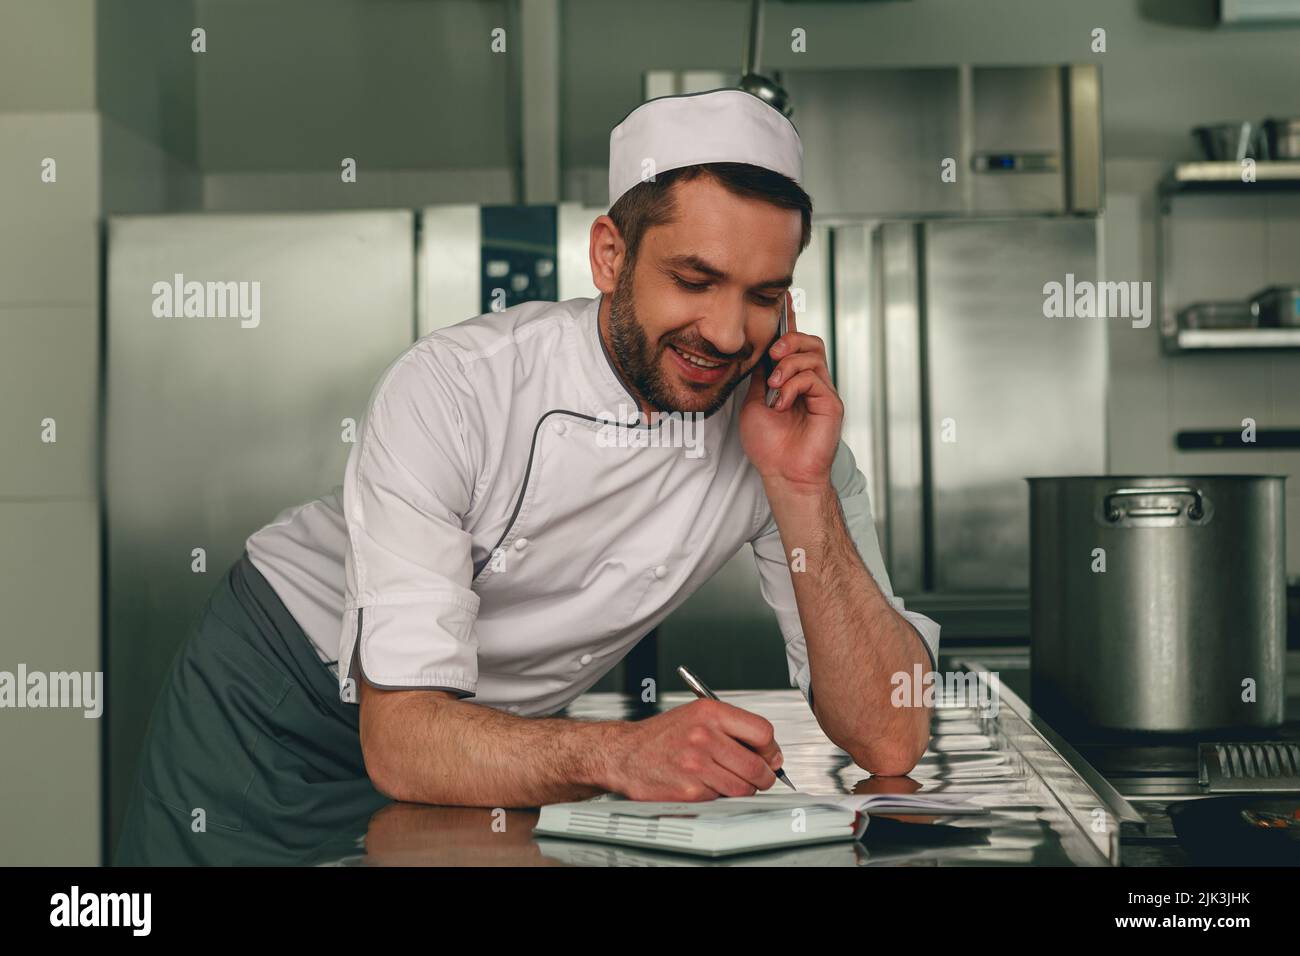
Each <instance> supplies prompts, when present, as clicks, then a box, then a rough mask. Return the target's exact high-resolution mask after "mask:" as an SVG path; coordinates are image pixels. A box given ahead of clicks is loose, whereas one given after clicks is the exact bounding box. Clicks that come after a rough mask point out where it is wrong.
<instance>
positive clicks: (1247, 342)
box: [1165, 328, 1300, 352]
mask: <svg viewBox="0 0 1300 956" xmlns="http://www.w3.org/2000/svg"><path fill="white" fill-rule="evenodd" d="M1165 347H1166V349H1167V350H1169V351H1174V352H1190V351H1205V350H1206V349H1235V350H1242V349H1300V328H1294V329H1281V328H1277V329H1259V328H1254V329H1179V330H1178V332H1177V333H1175V334H1174V335H1171V336H1166V341H1165Z"/></svg>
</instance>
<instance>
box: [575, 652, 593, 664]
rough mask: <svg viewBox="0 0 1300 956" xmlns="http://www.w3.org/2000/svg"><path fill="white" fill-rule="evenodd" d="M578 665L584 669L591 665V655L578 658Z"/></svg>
mask: <svg viewBox="0 0 1300 956" xmlns="http://www.w3.org/2000/svg"><path fill="white" fill-rule="evenodd" d="M578 663H579V664H581V665H582V666H583V667H586V666H587V665H588V664H590V663H591V655H590V654H583V655H582V656H581V657H579V658H578Z"/></svg>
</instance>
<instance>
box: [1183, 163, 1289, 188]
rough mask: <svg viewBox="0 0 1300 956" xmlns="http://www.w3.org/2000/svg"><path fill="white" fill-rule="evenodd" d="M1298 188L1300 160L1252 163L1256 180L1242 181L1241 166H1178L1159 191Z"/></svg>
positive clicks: (1225, 164)
mask: <svg viewBox="0 0 1300 956" xmlns="http://www.w3.org/2000/svg"><path fill="white" fill-rule="evenodd" d="M1286 189H1300V160H1295V159H1284V160H1274V161H1261V162H1257V163H1256V164H1255V181H1254V182H1250V183H1245V182H1242V181H1241V163H1239V162H1235V161H1232V160H1229V161H1227V162H1204V163H1179V164H1178V165H1177V166H1175V167H1174V168H1173V169H1171V170H1170V171H1169V172H1168V174H1166V176H1165V178H1164V179H1162V180H1161V182H1160V192H1161V193H1162V194H1164V195H1169V194H1170V193H1186V192H1242V191H1246V190H1256V191H1271V190H1286Z"/></svg>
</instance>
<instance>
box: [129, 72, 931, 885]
mask: <svg viewBox="0 0 1300 956" xmlns="http://www.w3.org/2000/svg"><path fill="white" fill-rule="evenodd" d="M802 158H803V149H802V145H801V143H800V140H799V136H798V133H797V132H796V130H795V128H794V126H793V125H792V124H791V123H790V121H789V120H788V119H787V118H786V117H784V116H783V115H781V114H780V113H779V112H777V111H776V110H775V109H773V108H772V107H770V106H768V105H767V104H766V103H764V102H763V101H762V100H760V99H758V98H756V97H754V96H752V95H750V94H748V93H745V92H742V91H739V90H715V91H711V92H708V93H702V94H693V95H687V96H669V97H662V98H659V99H655V100H651V101H649V102H647V103H645V104H643V105H641V106H639V107H638V108H636V109H635V110H633V111H632V112H631V113H630V114H629V115H628V116H627V117H626V118H625V119H624V120H623V122H622V123H620V124H619V125H618V126H617V127H615V129H614V130H613V132H612V134H611V136H610V155H609V199H610V209H609V212H608V214H607V215H602V216H600V217H598V218H597V219H596V220H595V222H594V223H593V224H592V227H591V232H590V241H589V256H590V262H591V270H592V278H593V282H594V284H595V285H596V287H597V288H598V289H599V290H600V295H599V296H597V297H596V298H594V299H572V300H568V301H565V302H558V303H557V302H528V303H525V304H522V305H518V306H515V307H513V308H509V309H506V310H504V311H502V312H494V313H488V314H486V315H481V316H478V317H477V318H473V319H470V320H468V321H465V322H462V323H460V324H459V325H454V326H451V327H449V328H445V329H442V330H440V331H437V332H434V333H431V334H429V335H427V336H425V337H424V338H422V339H420V340H419V341H418V342H417V343H416V344H415V345H413V346H412V347H411V348H409V349H408V350H407V351H406V352H404V353H403V354H402V355H401V356H400V357H399V358H397V359H396V361H394V362H393V364H392V365H391V366H389V368H388V369H387V371H386V372H385V373H384V374H383V375H382V376H381V378H380V379H379V381H378V383H377V385H376V386H375V388H374V391H373V393H372V395H371V400H370V404H369V408H368V412H367V415H366V418H365V421H364V424H363V426H362V428H361V431H360V434H359V437H358V441H357V444H356V445H355V446H354V448H353V450H352V452H351V455H350V457H349V460H348V464H347V470H346V473H345V476H344V483H343V486H342V490H341V494H338V493H337V492H336V493H335V494H332V495H329V496H327V497H325V498H321V499H319V500H316V501H313V502H310V503H308V504H306V505H303V506H301V507H297V508H293V509H291V510H289V511H287V512H285V513H284V514H282V515H281V516H279V517H278V518H277V519H276V520H274V521H273V522H272V523H271V524H269V525H267V526H266V527H264V528H262V529H261V530H260V531H258V532H257V533H255V534H253V535H252V536H251V537H250V538H249V539H248V542H247V553H246V554H245V555H244V557H243V558H242V559H241V560H240V561H239V562H237V563H236V564H235V565H234V567H232V569H231V571H230V573H229V574H228V575H227V577H226V579H225V580H224V581H223V583H222V585H221V586H220V587H219V588H218V589H217V591H216V592H215V593H214V595H213V597H212V598H211V599H210V601H209V603H208V605H207V607H206V608H205V609H204V612H203V614H202V615H201V616H200V618H199V620H198V623H197V625H196V627H195V630H194V633H193V634H192V635H191V636H190V638H189V640H188V641H187V642H186V644H185V646H184V647H183V648H182V649H181V651H180V653H179V654H178V656H177V660H176V663H175V664H174V665H173V669H172V673H171V675H170V676H169V678H168V681H167V684H166V686H165V687H164V690H163V692H162V695H161V697H160V699H159V701H158V704H157V705H156V707H155V711H154V715H153V719H152V721H151V724H150V729H149V733H148V737H147V740H146V746H145V752H144V756H143V760H142V764H141V769H140V774H139V780H138V782H137V785H136V790H135V792H134V794H133V797H132V801H131V806H130V809H129V811H128V818H127V821H126V828H125V835H124V838H123V840H122V843H121V846H120V849H119V853H118V860H119V862H127V863H141V862H144V863H148V862H176V861H185V862H246V861H249V860H255V861H263V860H264V858H263V857H259V856H258V855H257V851H256V849H255V844H256V843H257V841H258V840H259V839H263V838H268V839H269V838H270V837H271V836H272V835H276V834H282V833H283V828H285V827H287V826H289V825H290V824H291V823H292V821H293V820H294V819H296V818H300V817H301V816H302V815H311V814H329V813H333V812H338V808H340V807H345V806H352V805H355V803H356V801H363V802H364V801H365V800H367V799H372V798H375V799H387V798H393V799H398V800H408V801H417V802H425V803H434V804H453V805H466V806H487V807H515V806H538V805H540V804H544V803H549V802H555V801H564V800H572V799H581V798H584V797H587V796H591V795H594V794H597V793H600V792H604V791H612V792H616V793H620V794H624V795H626V796H628V797H631V798H634V799H647V800H709V799H713V798H716V797H718V796H738V795H748V794H752V793H754V792H756V791H757V790H764V789H767V788H768V787H770V786H772V784H773V782H774V780H775V778H774V776H773V773H774V771H775V770H777V769H779V768H780V767H781V765H782V761H783V755H782V753H781V751H780V749H779V747H778V745H777V743H776V742H775V741H774V739H773V732H772V727H771V725H770V724H769V723H768V721H767V720H766V719H764V718H763V717H762V716H760V715H758V714H754V713H750V712H747V711H745V710H743V709H742V708H739V707H736V706H733V705H730V704H727V703H723V702H717V701H696V702H693V703H690V704H687V705H684V706H680V707H677V708H674V709H672V710H670V711H667V712H665V713H662V714H658V715H656V716H653V717H650V718H648V719H645V720H641V721H636V722H626V721H577V720H571V719H566V718H563V717H557V716H555V715H556V714H557V713H558V712H560V711H561V710H562V709H563V708H564V707H565V706H566V705H567V704H569V703H570V702H571V701H573V700H574V699H575V698H576V697H578V696H579V695H580V694H581V693H582V692H583V691H585V690H587V689H588V688H590V687H591V686H592V685H593V684H595V683H596V682H597V681H598V680H599V679H600V678H601V676H602V675H604V674H605V673H607V672H608V671H609V670H610V669H611V668H613V667H614V666H615V665H616V664H617V663H618V662H619V661H620V660H621V659H622V658H623V657H624V656H625V655H626V654H627V652H628V651H629V650H630V649H631V648H632V647H633V646H634V645H635V644H636V643H637V641H638V640H640V639H641V638H642V637H643V636H644V635H645V634H646V633H647V632H648V631H650V630H651V629H652V628H654V627H655V626H656V625H657V624H658V623H659V622H660V621H662V620H663V619H664V618H665V617H667V616H668V615H669V614H670V613H671V612H672V611H673V610H674V609H675V608H677V607H678V606H680V605H681V604H682V602H683V601H685V600H686V598H687V597H689V596H690V594H691V593H692V592H694V591H695V590H696V589H697V588H699V587H700V586H701V585H702V584H703V583H704V582H705V581H707V580H708V579H709V578H710V577H711V576H712V575H713V574H714V573H716V572H717V571H718V570H719V569H720V568H721V567H722V566H723V565H724V564H725V563H726V562H727V561H728V559H730V558H731V557H732V556H733V555H734V554H735V553H736V552H737V551H738V550H739V549H740V548H742V547H743V546H744V545H745V544H747V543H748V544H750V545H752V546H753V552H754V558H755V561H756V564H757V568H758V574H759V576H760V581H761V588H762V594H763V598H764V600H765V601H766V602H767V603H768V604H769V605H770V606H771V608H772V610H773V611H774V613H775V615H776V619H777V621H778V623H779V625H780V629H781V632H782V634H783V636H784V640H785V652H786V656H787V658H788V662H789V674H790V681H791V685H792V686H796V687H798V688H799V690H800V691H801V692H802V693H803V695H804V697H805V698H806V699H807V701H808V703H809V706H810V707H811V708H812V711H813V713H814V715H815V717H816V719H817V721H818V723H819V724H820V725H821V727H822V729H823V730H824V731H825V733H826V734H827V736H828V737H829V738H830V739H831V740H832V741H833V742H834V743H836V744H837V745H838V746H839V747H841V748H842V749H843V750H844V751H846V752H847V753H848V754H849V755H850V757H851V758H852V759H853V760H854V761H855V762H856V763H857V764H858V765H859V766H861V767H863V768H864V769H866V770H868V771H871V772H874V773H877V774H886V775H890V774H905V773H907V772H908V771H909V770H911V768H912V767H913V766H914V765H915V763H916V762H917V760H918V759H919V758H920V756H921V754H922V753H923V752H924V751H925V748H926V745H927V741H928V732H929V713H928V711H926V710H925V709H924V708H923V707H898V706H893V705H892V704H891V691H892V689H893V686H894V675H898V674H903V675H911V674H912V673H913V669H914V667H916V666H921V667H923V668H925V669H933V667H934V665H935V661H936V656H937V653H938V644H939V628H938V626H937V625H936V624H935V623H934V622H933V621H930V620H929V619H927V618H926V617H924V616H922V615H920V614H916V613H914V612H911V611H908V610H906V609H905V608H904V606H903V604H902V602H901V601H900V600H899V599H897V598H895V597H894V596H893V594H892V591H891V588H890V583H889V577H888V575H887V573H886V571H885V568H884V566H883V563H882V560H881V555H880V549H879V546H878V544H877V541H876V536H875V532H874V530H873V525H872V520H871V512H870V506H869V503H868V500H867V491H866V482H865V480H864V478H863V475H862V472H861V471H860V470H859V469H858V467H857V465H856V463H855V461H854V458H853V454H852V452H851V451H850V450H849V448H848V447H847V446H846V445H845V444H844V442H843V441H842V440H841V438H840V431H841V422H842V417H843V404H842V402H841V401H840V399H839V397H838V395H837V394H836V391H835V388H834V385H833V384H832V381H831V376H830V372H829V370H828V367H827V357H826V349H825V345H824V343H823V342H822V341H821V340H820V339H818V338H817V337H816V336H813V335H809V334H807V333H805V332H802V331H800V330H799V328H798V317H797V315H795V314H794V310H793V299H792V297H791V295H790V286H791V284H792V282H793V272H794V267H795V262H796V260H797V259H798V256H799V254H800V252H802V250H803V249H804V248H805V247H806V246H807V244H808V241H809V238H810V235H811V232H810V230H811V200H810V199H809V197H808V196H807V194H806V193H805V192H804V191H803V189H802V188H801V187H800V186H799V181H800V179H801V177H802ZM783 306H784V308H785V310H786V312H787V316H788V331H786V332H785V334H779V330H778V321H779V317H780V315H781V313H782V308H783ZM769 389H770V390H773V391H774V393H775V395H776V398H775V401H774V402H773V403H772V404H771V405H769V404H768V403H767V401H766V394H767V392H768V390H769ZM611 430H615V431H618V432H619V435H618V438H617V440H611ZM652 432H653V434H651V433H652ZM629 435H633V438H634V440H627V437H628V436H629ZM636 439H644V440H636ZM699 640H701V641H706V640H708V635H707V634H701V635H699ZM647 676H651V675H647ZM200 815H201V817H202V821H203V829H202V830H198V829H196V828H195V821H196V820H198V819H199V817H200ZM281 839H282V837H281Z"/></svg>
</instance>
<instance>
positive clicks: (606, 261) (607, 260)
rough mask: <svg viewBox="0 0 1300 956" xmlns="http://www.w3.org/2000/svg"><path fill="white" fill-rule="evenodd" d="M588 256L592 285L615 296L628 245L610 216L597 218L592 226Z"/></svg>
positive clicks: (606, 293)
mask: <svg viewBox="0 0 1300 956" xmlns="http://www.w3.org/2000/svg"><path fill="white" fill-rule="evenodd" d="M588 255H589V256H590V259H591V283H592V285H594V286H595V287H596V288H597V289H599V290H600V291H601V292H603V293H604V294H605V295H613V294H614V289H615V288H616V287H617V286H618V276H619V273H620V272H622V271H623V263H624V261H625V260H626V257H627V244H626V243H624V242H623V236H622V235H621V234H620V233H619V231H618V226H616V225H614V220H613V219H610V218H609V216H597V217H596V221H595V222H593V223H592V224H591V238H590V242H589V248H588Z"/></svg>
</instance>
